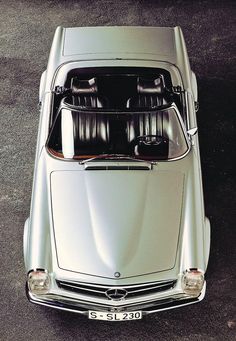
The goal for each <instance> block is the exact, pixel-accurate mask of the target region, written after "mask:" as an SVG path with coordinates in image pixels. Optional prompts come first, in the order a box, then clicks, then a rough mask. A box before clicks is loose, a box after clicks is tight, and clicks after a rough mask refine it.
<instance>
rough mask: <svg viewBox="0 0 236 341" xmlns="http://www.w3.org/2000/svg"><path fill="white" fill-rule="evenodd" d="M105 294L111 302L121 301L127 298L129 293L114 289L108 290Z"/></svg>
mask: <svg viewBox="0 0 236 341" xmlns="http://www.w3.org/2000/svg"><path fill="white" fill-rule="evenodd" d="M105 294H106V296H107V297H108V298H109V299H110V300H113V301H121V300H123V299H124V298H125V297H126V296H127V294H128V292H127V290H125V289H119V288H114V289H108V290H107V291H106V293H105Z"/></svg>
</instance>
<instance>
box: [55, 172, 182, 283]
mask: <svg viewBox="0 0 236 341" xmlns="http://www.w3.org/2000/svg"><path fill="white" fill-rule="evenodd" d="M183 187H184V175H183V174H182V173H180V172H176V171H158V170H150V171H140V170H138V171H129V170H127V171H126V170H115V171H114V170H104V171H101V170H93V171H91V170H90V171H86V170H81V171H55V172H52V173H51V195H52V213H53V224H54V235H55V243H56V251H57V259H58V265H59V267H60V268H62V269H65V270H69V271H73V272H79V273H84V274H90V275H95V276H101V277H108V278H114V276H115V275H114V274H115V273H116V272H119V273H120V278H127V277H131V276H137V275H142V274H149V273H153V272H159V271H163V270H168V269H171V268H173V267H174V265H175V259H176V253H177V246H178V236H179V230H180V218H181V210H182V194H183Z"/></svg>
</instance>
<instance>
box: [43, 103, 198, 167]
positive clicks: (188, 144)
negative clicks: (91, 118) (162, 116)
mask: <svg viewBox="0 0 236 341" xmlns="http://www.w3.org/2000/svg"><path fill="white" fill-rule="evenodd" d="M62 109H66V110H70V111H76V112H83V113H87V114H89V113H91V114H92V113H93V114H94V113H96V114H110V115H117V114H121V115H122V114H124V115H125V114H126V115H127V114H129V115H130V114H131V115H132V114H134V115H135V114H145V113H150V112H157V111H162V110H167V109H172V110H174V112H175V114H176V116H177V119H178V121H179V124H180V127H181V130H182V132H183V136H184V139H185V142H186V147H187V150H186V152H185V153H183V154H182V155H180V156H177V157H175V158H171V159H166V160H165V159H159V160H158V159H155V160H148V161H150V162H155V163H156V162H158V163H159V162H172V161H176V160H180V159H182V158H184V157H185V156H186V155H187V154H188V153H189V151H190V150H191V147H192V144H191V141H190V139H189V136H188V133H187V127H186V126H185V124H184V121H183V118H182V117H181V114H180V112H179V109H178V107H177V106H176V104H175V103H170V104H166V105H163V106H160V107H158V108H151V109H149V110H143V109H141V110H135V111H134V110H117V109H107V110H104V108H101V109H99V108H95V109H87V108H86V107H79V106H76V105H73V104H69V103H66V102H65V98H63V99H62V101H61V105H60V107H59V109H58V111H57V114H56V116H55V118H54V122H53V124H52V127H51V129H50V132H49V134H48V138H47V141H46V144H45V147H46V150H47V151H48V154H49V155H50V156H52V157H53V158H56V159H59V160H62V161H74V162H78V159H73V158H61V157H57V156H55V155H52V154H51V152H50V151H49V150H48V148H47V146H48V142H49V140H50V137H51V134H52V131H53V129H54V126H55V123H56V120H57V118H58V116H59V115H60V113H61V110H62ZM82 160H86V158H85V159H81V161H82Z"/></svg>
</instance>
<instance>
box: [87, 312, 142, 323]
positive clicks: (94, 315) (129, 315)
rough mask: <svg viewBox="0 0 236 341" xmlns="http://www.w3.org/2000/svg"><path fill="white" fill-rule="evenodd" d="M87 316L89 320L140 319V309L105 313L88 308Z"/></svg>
mask: <svg viewBox="0 0 236 341" xmlns="http://www.w3.org/2000/svg"><path fill="white" fill-rule="evenodd" d="M88 318H89V319H91V320H103V321H130V320H140V319H141V318H142V311H132V312H122V313H107V312H104V311H93V310H89V315H88Z"/></svg>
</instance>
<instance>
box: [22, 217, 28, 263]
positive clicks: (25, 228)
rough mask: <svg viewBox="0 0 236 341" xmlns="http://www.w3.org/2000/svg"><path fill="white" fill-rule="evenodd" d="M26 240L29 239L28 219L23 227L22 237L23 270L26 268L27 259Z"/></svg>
mask: <svg viewBox="0 0 236 341" xmlns="http://www.w3.org/2000/svg"><path fill="white" fill-rule="evenodd" d="M28 239H29V217H28V218H27V219H26V221H25V225H24V235H23V255H24V262H25V268H27V264H28V262H27V258H28Z"/></svg>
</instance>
